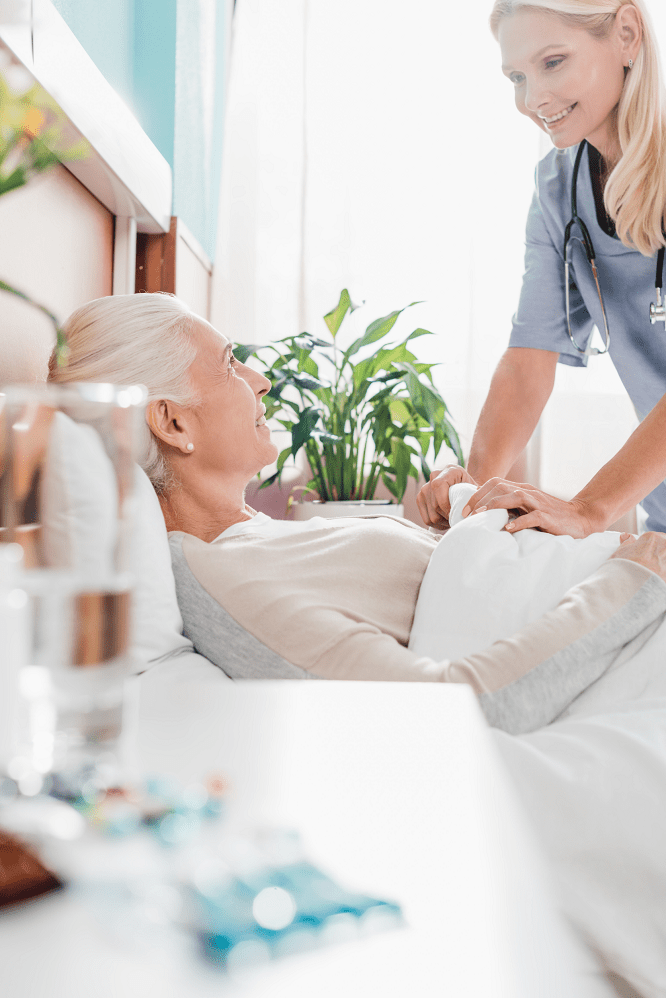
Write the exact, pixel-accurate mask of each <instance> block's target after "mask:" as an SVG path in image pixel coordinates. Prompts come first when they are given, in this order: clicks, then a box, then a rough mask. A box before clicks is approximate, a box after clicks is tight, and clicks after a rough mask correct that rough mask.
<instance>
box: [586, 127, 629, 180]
mask: <svg viewBox="0 0 666 998" xmlns="http://www.w3.org/2000/svg"><path fill="white" fill-rule="evenodd" d="M613 126H615V127H613ZM613 126H611V127H607V128H605V129H604V130H603V132H602V133H601V134H599V131H597V132H595V133H594V135H590V136H589V137H588V139H587V141H588V143H589V144H590V145H591V146H594V148H595V149H596V150H597V152H598V153H599V155H600V156H601V159H602V164H603V167H602V168H603V172H604V173H605V175H606V176H608V174H609V173H611V172H612V170H614V169H615V167H616V166H617V164H618V163H619V162H620V159H621V157H622V147H621V146H620V136H619V135H618V131H617V126H616V124H615V122H613Z"/></svg>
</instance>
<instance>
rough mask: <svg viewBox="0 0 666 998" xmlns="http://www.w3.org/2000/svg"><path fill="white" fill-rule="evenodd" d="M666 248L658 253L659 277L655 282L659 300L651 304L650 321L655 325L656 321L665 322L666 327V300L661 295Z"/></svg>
mask: <svg viewBox="0 0 666 998" xmlns="http://www.w3.org/2000/svg"><path fill="white" fill-rule="evenodd" d="M664 249H665V247H663V246H662V247H661V249H660V250H659V253H658V254H657V278H656V280H655V282H654V283H655V287H656V289H657V301H656V303H655V302H652V304H651V305H650V322H651V323H652V325H653V326H654V324H655V322H663V323H664V328H665V329H666V302H664V301H663V300H662V297H661V289H662V287H663V280H664Z"/></svg>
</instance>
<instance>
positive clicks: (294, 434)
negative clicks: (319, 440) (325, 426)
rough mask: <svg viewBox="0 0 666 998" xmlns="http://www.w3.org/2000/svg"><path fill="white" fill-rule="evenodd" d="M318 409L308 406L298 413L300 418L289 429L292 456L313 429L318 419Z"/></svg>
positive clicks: (308, 437) (307, 438)
mask: <svg viewBox="0 0 666 998" xmlns="http://www.w3.org/2000/svg"><path fill="white" fill-rule="evenodd" d="M320 415H321V414H320V412H319V409H315V408H313V407H310V406H309V407H308V408H307V409H304V410H303V412H302V413H301V415H300V419H299V420H298V422H297V423H296V425H295V426H294V428H293V430H292V431H291V453H292V455H293V456H294V457H296V454H297V453H298V452H299V450H300V449H301V447H302V446H303V444H304V443H306V441H308V440H309V439H310V436H311V434H312V431H313V429H314V428H315V426H316V425H317V423H318V422H319V419H320Z"/></svg>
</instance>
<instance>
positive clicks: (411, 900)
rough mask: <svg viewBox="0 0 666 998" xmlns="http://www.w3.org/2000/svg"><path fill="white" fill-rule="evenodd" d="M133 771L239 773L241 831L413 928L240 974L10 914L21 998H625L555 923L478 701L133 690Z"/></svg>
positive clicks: (4, 962) (324, 688) (0, 965)
mask: <svg viewBox="0 0 666 998" xmlns="http://www.w3.org/2000/svg"><path fill="white" fill-rule="evenodd" d="M135 693H136V694H137V703H136V704H135V712H134V717H133V720H132V721H131V723H130V726H129V731H128V758H129V761H130V764H131V765H132V766H133V767H134V769H135V771H136V773H137V774H143V775H155V774H164V775H168V776H171V777H174V778H176V779H178V780H180V781H182V782H183V783H184V784H187V783H190V782H192V781H193V780H200V779H202V778H203V777H205V776H206V775H207V774H210V773H211V772H212V771H215V770H217V771H220V772H223V773H225V774H227V775H228V776H229V778H230V779H231V782H232V787H233V788H234V789H233V791H232V796H231V807H232V814H233V820H234V821H235V822H236V823H238V824H239V825H243V823H246V824H247V825H248V827H252V826H256V825H258V824H270V825H277V826H284V827H287V828H295V829H297V830H298V831H299V832H300V833H301V835H302V837H303V840H304V845H305V851H306V854H307V856H308V858H309V859H311V860H312V861H313V862H314V863H315V864H317V865H318V866H319V867H321V868H322V869H323V870H325V871H326V872H328V873H330V874H331V875H332V876H333V877H334V878H335V879H336V880H337V881H338V882H339V883H340V884H342V885H343V886H345V887H347V888H349V889H351V890H358V891H361V892H367V893H368V894H371V895H374V896H376V897H380V898H386V899H390V900H395V901H397V902H398V903H399V904H400V905H401V906H402V909H403V913H404V916H405V922H406V925H405V926H404V927H402V928H396V929H391V930H389V931H385V932H381V933H377V934H376V935H373V936H370V937H368V938H363V939H355V940H351V941H348V942H344V943H339V944H336V945H331V946H328V947H325V948H321V949H317V950H314V951H312V952H309V953H305V954H300V955H294V956H291V957H287V958H284V959H282V960H279V961H274V962H272V963H269V964H267V965H265V966H264V967H261V968H256V969H252V970H247V971H243V972H240V973H238V974H235V975H225V974H224V973H221V972H220V971H217V970H214V969H213V968H208V967H207V966H206V965H205V964H204V963H203V962H196V961H187V962H183V961H182V960H178V959H176V958H175V957H174V959H173V960H170V959H165V958H164V957H161V958H157V957H155V955H151V954H149V953H141V952H134V951H130V950H128V949H126V948H124V947H122V946H119V945H118V943H117V942H112V941H111V940H110V939H109V938H107V937H106V935H105V933H104V931H103V927H102V926H101V925H99V924H96V923H95V921H94V919H91V917H90V914H89V912H88V911H86V910H84V909H83V908H82V907H80V906H79V905H78V904H77V903H76V902H75V901H74V900H73V899H72V898H71V897H69V898H68V896H67V895H66V894H65V895H62V896H60V897H53V898H50V899H45V900H44V901H41V902H37V903H35V904H33V905H28V906H25V907H24V908H23V909H21V910H17V911H16V912H14V913H12V914H5V915H4V916H3V917H2V918H1V919H0V979H1V980H2V984H3V986H2V992H3V994H6V995H7V996H10V995H11V998H42V996H44V998H46V996H48V998H61V996H62V998H65V996H67V998H83V996H84V995H85V996H86V998H87V996H88V995H90V994H94V995H95V996H96V998H135V996H137V998H138V996H142V998H143V996H145V995H160V998H181V996H182V998H185V996H187V998H208V996H209V995H210V996H212V995H224V996H228V998H268V996H269V995H270V996H271V998H283V996H284V998H287V996H289V998H306V996H307V998H328V996H331V998H334V996H335V998H343V996H344V998H361V996H363V998H367V996H371V998H372V996H382V998H393V996H404V998H412V996H417V998H430V996H433V998H434V996H441V998H444V996H445V998H564V996H566V998H603V996H606V998H609V996H610V995H611V994H612V992H611V991H610V990H608V986H607V985H606V984H605V983H603V982H602V980H601V978H600V977H599V976H598V974H597V971H596V967H595V965H594V964H593V962H592V961H591V959H590V957H589V956H588V955H587V953H586V952H585V951H584V950H583V948H582V947H581V946H580V944H579V943H578V942H577V941H576V939H575V938H574V936H573V935H572V934H571V933H570V931H569V929H568V927H567V926H566V925H565V923H564V922H563V920H562V919H561V918H560V916H559V914H558V913H557V911H556V909H555V907H554V905H553V902H552V898H551V892H550V886H549V883H548V878H547V875H546V872H545V868H544V865H543V863H542V860H541V857H540V854H539V852H538V850H537V848H536V846H535V844H534V842H533V840H532V836H531V832H530V830H529V828H528V825H527V822H526V821H525V819H524V817H523V814H522V812H521V810H520V808H519V806H518V804H517V803H516V800H515V798H514V794H513V790H512V788H511V786H510V784H509V780H508V777H507V776H506V774H505V772H504V770H503V769H502V767H501V764H500V762H499V759H498V757H497V756H496V754H495V750H494V747H493V745H492V742H491V739H490V737H489V734H488V731H487V729H486V726H485V722H484V720H483V718H482V715H481V713H480V711H479V708H478V706H477V703H476V701H475V698H474V696H473V694H472V692H471V691H470V690H469V689H468V688H466V687H464V686H444V685H442V686H438V685H436V684H432V685H431V684H420V683H415V684H413V685H410V684H406V683H404V684H402V683H387V684H383V683H325V682H321V683H314V682H313V683H308V682H301V683H288V682H281V683H256V682H255V683H247V684H238V683H236V684H233V685H232V684H230V683H224V684H222V683H219V682H215V676H214V675H212V676H211V677H209V678H199V679H198V680H197V681H196V682H188V681H184V680H182V679H173V678H172V677H169V676H168V675H160V673H159V671H158V670H156V671H155V672H154V673H152V674H150V673H149V674H148V675H146V676H145V677H143V678H142V679H141V682H140V688H139V684H138V683H137V686H136V688H135Z"/></svg>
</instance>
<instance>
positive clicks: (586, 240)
mask: <svg viewBox="0 0 666 998" xmlns="http://www.w3.org/2000/svg"><path fill="white" fill-rule="evenodd" d="M586 145H587V141H586V140H585V139H583V141H582V142H581V144H580V147H579V149H578V153H577V155H576V161H575V163H574V169H573V177H572V180H571V220H570V221H569V223H568V224H567V226H566V228H565V231H564V254H563V255H564V294H565V307H566V316H567V331H568V333H569V339H570V340H571V342H572V343H573V345H574V346H575V348H576V350H577V351H578V353H581V354H585V355H587V356H593V355H595V354H602V353H607V352H608V349H609V347H610V331H609V329H608V319H607V317H606V308H605V306H604V299H603V295H602V294H601V286H600V284H599V275H598V273H597V265H596V262H595V252H594V245H593V243H592V238H591V236H590V233H589V232H588V230H587V226H586V225H585V223H584V222H583V220H582V218H581V217H580V216H579V214H578V204H577V191H576V188H577V185H578V171H579V169H580V161H581V159H582V156H583V150H584V149H585V146H586ZM574 226H577V227H578V228H579V229H580V232H581V235H582V239H581V238H580V237H579V236H575V235H572V229H573V228H574ZM664 237H665V238H666V232H664ZM573 239H577V240H578V241H579V242H580V243H582V245H583V249H584V250H585V255H586V256H587V259H588V262H589V264H590V266H591V268H592V276H593V277H594V283H595V285H596V289H597V294H598V296H599V305H600V308H601V315H602V318H603V325H604V338H605V341H606V343H605V346H604V348H603V349H602V350H600V349H598V348H597V347H590V346H588V347H586V348H583V347H582V346H580V345H579V344H578V343H577V342H576V339H575V337H574V335H573V332H572V329H571V319H570V314H569V313H570V303H569V266H570V264H569V252H570V249H569V244H570V242H571V241H572V240H573ZM665 252H666V247H664V246H662V247H661V249H660V250H659V252H658V254H657V273H656V276H655V282H654V284H655V288H656V289H657V301H656V302H652V304H651V305H650V322H651V323H652V325H653V326H654V325H655V323H657V322H663V323H664V330H665V331H666V300H664V299H663V298H662V294H661V293H662V289H663V287H664V253H665Z"/></svg>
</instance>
